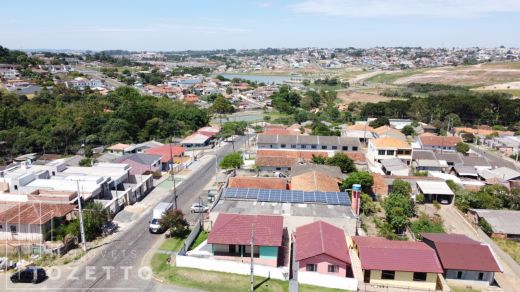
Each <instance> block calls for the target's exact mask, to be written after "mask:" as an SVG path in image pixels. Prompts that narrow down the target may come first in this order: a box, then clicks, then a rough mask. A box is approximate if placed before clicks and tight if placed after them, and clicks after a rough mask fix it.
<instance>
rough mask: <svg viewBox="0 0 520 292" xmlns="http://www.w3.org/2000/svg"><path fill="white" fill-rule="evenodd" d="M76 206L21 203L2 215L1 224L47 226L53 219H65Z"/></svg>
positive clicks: (0, 217) (0, 215)
mask: <svg viewBox="0 0 520 292" xmlns="http://www.w3.org/2000/svg"><path fill="white" fill-rule="evenodd" d="M74 208H75V206H74V205H69V204H47V203H41V204H40V203H20V204H15V203H13V206H12V207H10V208H9V209H7V210H5V211H3V212H1V213H0V222H4V223H5V222H9V223H15V224H40V223H41V224H45V223H47V222H49V221H50V220H51V219H52V218H58V217H63V216H65V215H67V214H69V213H70V212H72V210H74Z"/></svg>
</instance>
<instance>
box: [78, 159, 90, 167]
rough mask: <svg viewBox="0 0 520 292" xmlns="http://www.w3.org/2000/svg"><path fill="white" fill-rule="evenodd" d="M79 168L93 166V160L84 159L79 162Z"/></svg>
mask: <svg viewBox="0 0 520 292" xmlns="http://www.w3.org/2000/svg"><path fill="white" fill-rule="evenodd" d="M79 166H92V159H90V158H83V159H81V160H80V161H79Z"/></svg>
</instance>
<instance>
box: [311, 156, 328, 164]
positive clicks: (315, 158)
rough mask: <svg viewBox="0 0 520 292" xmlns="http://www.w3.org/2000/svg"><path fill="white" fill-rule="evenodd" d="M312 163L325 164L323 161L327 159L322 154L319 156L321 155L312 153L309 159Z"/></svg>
mask: <svg viewBox="0 0 520 292" xmlns="http://www.w3.org/2000/svg"><path fill="white" fill-rule="evenodd" d="M311 161H312V163H314V164H325V162H326V161H327V159H326V158H325V157H324V156H321V155H314V154H312V159H311Z"/></svg>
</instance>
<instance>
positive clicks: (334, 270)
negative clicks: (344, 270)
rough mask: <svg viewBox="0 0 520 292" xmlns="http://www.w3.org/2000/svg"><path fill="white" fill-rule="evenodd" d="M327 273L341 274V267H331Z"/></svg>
mask: <svg viewBox="0 0 520 292" xmlns="http://www.w3.org/2000/svg"><path fill="white" fill-rule="evenodd" d="M327 271H328V272H329V273H337V272H339V266H338V265H329V267H328V268H327Z"/></svg>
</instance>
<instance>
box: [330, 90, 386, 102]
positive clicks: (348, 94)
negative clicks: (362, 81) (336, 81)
mask: <svg viewBox="0 0 520 292" xmlns="http://www.w3.org/2000/svg"><path fill="white" fill-rule="evenodd" d="M338 99H340V100H341V102H342V103H343V104H347V105H348V104H350V103H353V102H362V103H366V102H379V101H389V100H391V99H392V98H390V97H386V96H382V95H379V94H377V93H367V92H360V91H348V90H347V91H338Z"/></svg>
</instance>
